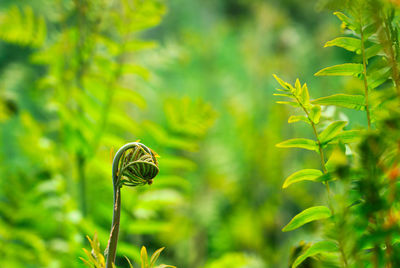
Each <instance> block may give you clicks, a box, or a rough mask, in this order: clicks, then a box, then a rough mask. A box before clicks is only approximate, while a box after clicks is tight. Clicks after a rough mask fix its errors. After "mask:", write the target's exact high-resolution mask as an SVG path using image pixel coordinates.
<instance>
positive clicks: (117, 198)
mask: <svg viewBox="0 0 400 268" xmlns="http://www.w3.org/2000/svg"><path fill="white" fill-rule="evenodd" d="M137 145H138V143H137V142H131V143H127V144H125V145H124V146H122V147H121V148H120V149H119V150H118V151H117V153H116V154H115V157H114V160H113V163H112V179H113V187H114V188H113V189H114V198H113V200H114V206H113V219H112V224H111V232H110V238H109V240H108V246H107V249H106V253H105V255H107V260H106V268H113V263H114V262H115V256H116V254H117V244H118V233H119V225H120V216H121V185H120V179H121V173H122V172H121V171H120V170H119V161H120V159H121V157H122V156H123V155H124V153H125V152H126V151H127V150H128V149H130V148H133V147H135V146H137Z"/></svg>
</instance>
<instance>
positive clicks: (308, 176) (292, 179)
mask: <svg viewBox="0 0 400 268" xmlns="http://www.w3.org/2000/svg"><path fill="white" fill-rule="evenodd" d="M321 175H322V172H321V171H320V170H318V169H303V170H300V171H297V172H295V173H293V174H292V175H290V176H289V177H287V179H286V180H285V182H284V183H283V186H282V188H284V189H285V188H287V187H289V186H290V185H292V184H293V183H296V182H300V181H314V180H315V179H316V178H318V177H319V176H321Z"/></svg>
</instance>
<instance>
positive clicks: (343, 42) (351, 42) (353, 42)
mask: <svg viewBox="0 0 400 268" xmlns="http://www.w3.org/2000/svg"><path fill="white" fill-rule="evenodd" d="M332 46H337V47H341V48H344V49H346V50H348V51H352V52H356V51H357V50H360V49H361V40H360V39H357V38H354V37H338V38H335V39H333V40H331V41H328V42H326V44H325V46H324V47H332Z"/></svg>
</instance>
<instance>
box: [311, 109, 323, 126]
mask: <svg viewBox="0 0 400 268" xmlns="http://www.w3.org/2000/svg"><path fill="white" fill-rule="evenodd" d="M320 118H321V106H319V105H314V106H313V107H312V108H311V110H310V119H311V120H312V121H313V122H314V123H315V124H318V123H319V119H320Z"/></svg>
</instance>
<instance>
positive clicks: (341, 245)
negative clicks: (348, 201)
mask: <svg viewBox="0 0 400 268" xmlns="http://www.w3.org/2000/svg"><path fill="white" fill-rule="evenodd" d="M294 97H295V98H296V100H297V103H299V105H300V106H301V108H302V109H303V111H304V112H305V113H306V115H307V118H308V120H309V121H310V124H311V127H312V129H313V132H314V135H315V138H316V140H317V144H318V151H319V156H320V160H321V166H322V170H323V172H324V173H325V174H326V173H327V172H328V171H327V169H326V163H325V156H324V149H323V148H322V144H321V141H320V139H319V135H318V131H317V128H316V126H315V123H314V121H313V120H311V117H310V114H309V113H308V111H307V109H306V107H305V106H304V105H303V104H302V103H301V102H300V100H299V99H298V98H297V97H296V96H294ZM324 184H325V187H326V191H327V194H328V205H329V209H330V210H331V212H332V215H335V211H334V209H333V206H332V201H331V191H330V187H329V182H327V181H326V182H324ZM335 224H336V222H335ZM338 243H339V251H340V254H341V256H342V260H343V264H344V267H346V268H347V267H348V263H347V258H346V255H345V253H344V250H343V244H342V242H341V241H340V240H338Z"/></svg>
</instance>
